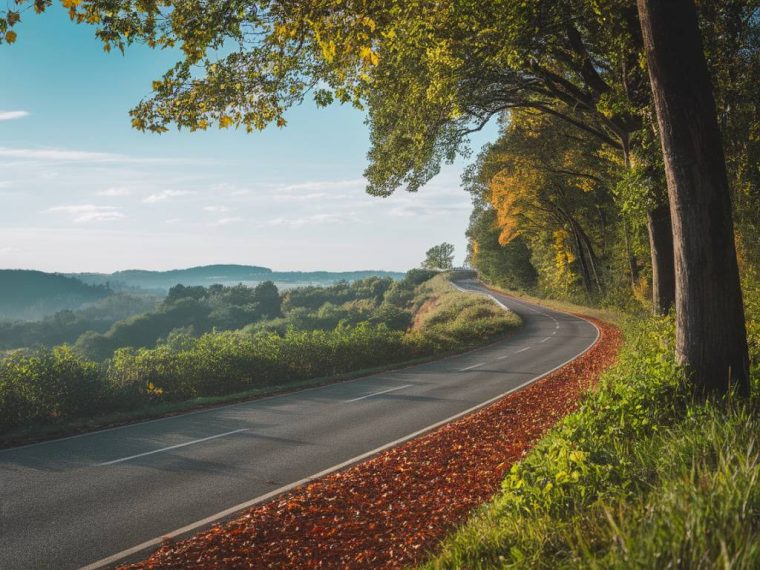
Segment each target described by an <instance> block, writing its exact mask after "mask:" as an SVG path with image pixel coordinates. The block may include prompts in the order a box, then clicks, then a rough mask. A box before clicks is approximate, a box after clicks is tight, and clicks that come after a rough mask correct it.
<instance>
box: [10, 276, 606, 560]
mask: <svg viewBox="0 0 760 570" xmlns="http://www.w3.org/2000/svg"><path fill="white" fill-rule="evenodd" d="M460 285H461V286H463V287H465V288H468V289H480V288H479V285H478V284H477V283H473V282H462V283H460ZM480 290H481V291H484V290H483V289H480ZM494 297H495V298H497V299H498V301H499V302H501V303H503V304H504V305H506V306H508V307H509V308H510V309H512V310H513V311H515V312H516V313H518V314H519V315H520V316H521V317H522V318H523V320H524V322H525V324H524V326H523V327H521V328H520V329H519V330H518V331H516V332H515V333H514V334H513V335H511V336H510V337H509V338H507V339H506V340H503V341H500V342H498V343H496V344H493V345H491V346H489V347H485V348H482V349H479V350H476V351H473V352H469V353H467V354H464V355H461V356H457V357H452V358H447V359H443V360H439V361H436V362H432V363H429V364H424V365H420V366H415V367H411V368H406V369H402V370H398V371H395V372H388V373H383V374H377V375H374V376H370V377H366V378H361V379H358V380H353V381H350V382H344V383H340V384H333V385H330V386H324V387H321V388H315V389H310V390H303V391H300V392H294V393H291V394H287V395H283V396H277V397H273V398H268V399H263V400H256V401H252V402H246V403H241V404H234V405H230V406H225V407H221V408H214V409H210V410H205V411H200V412H194V413H188V414H184V415H181V416H174V417H170V418H164V419H159V420H153V421H148V422H143V423H138V424H133V425H129V426H123V427H119V428H114V429H110V430H103V431H98V432H93V433H89V434H84V435H80V436H75V437H72V438H67V439H59V440H54V441H49V442H45V443H40V444H34V445H30V446H26V447H19V448H14V449H7V450H0V568H2V569H5V570H12V569H16V568H34V569H41V568H55V569H62V570H65V569H68V568H80V567H83V566H88V565H91V566H90V567H93V568H94V567H101V566H107V565H109V564H112V563H114V562H115V561H117V560H119V559H123V557H124V556H125V555H129V554H132V555H133V556H134V554H135V552H136V551H137V550H139V548H135V547H139V545H143V547H144V546H145V545H146V543H147V544H148V545H149V544H150V542H151V541H155V543H157V542H158V541H159V540H160V537H162V536H164V535H167V534H169V533H172V532H173V531H178V530H181V529H183V527H184V533H186V532H188V531H190V530H196V529H198V528H201V527H202V526H205V525H208V524H209V523H211V522H212V521H213V520H218V519H219V518H221V517H220V516H218V515H222V514H223V513H224V514H225V515H226V516H229V515H231V514H233V513H234V512H236V510H237V509H239V508H240V507H242V506H246V505H250V504H252V503H254V502H255V501H257V500H258V501H261V500H265V499H266V498H268V496H273V495H276V494H277V493H279V492H281V491H282V490H283V488H287V487H288V486H292V485H294V484H296V483H297V482H299V481H301V480H303V479H305V478H308V477H311V476H314V475H316V474H320V473H321V472H324V471H329V470H330V469H332V468H334V467H336V466H339V465H341V464H347V463H350V462H353V461H355V460H357V459H358V458H361V457H362V456H368V455H371V454H372V453H373V452H376V451H377V449H378V448H380V447H383V446H386V445H388V444H393V443H398V441H399V440H400V439H403V438H406V437H408V436H410V435H411V434H414V433H416V432H419V431H421V430H425V429H427V428H429V427H430V426H432V425H434V424H437V423H439V422H445V421H446V420H448V419H451V418H452V416H456V415H457V414H462V413H463V412H466V411H468V410H471V409H472V408H473V407H476V406H479V405H482V404H483V403H485V402H488V401H489V400H491V399H494V398H498V397H500V396H501V395H503V394H505V393H506V392H508V391H511V390H514V389H516V388H519V387H520V386H523V385H525V384H528V383H530V382H531V381H533V380H534V379H536V378H537V377H539V376H541V375H543V374H545V373H546V372H548V371H550V370H552V369H554V368H556V367H558V366H560V365H561V364H564V363H565V362H567V361H568V360H570V359H572V358H574V357H575V356H577V355H578V354H580V353H581V352H583V351H584V350H586V349H587V348H588V347H589V346H591V345H592V344H593V342H594V340H595V339H596V336H597V331H596V328H595V327H594V326H593V325H591V324H590V323H588V322H586V321H584V320H581V319H579V318H576V317H573V316H570V315H566V314H563V313H558V312H555V311H551V310H548V309H546V308H542V307H537V306H533V305H529V304H527V303H525V302H523V301H517V300H515V299H512V298H511V297H507V296H504V295H494ZM184 533H183V532H179V533H175V534H179V535H181V534H184ZM130 549H131V550H130ZM109 558H110V560H108V559H109Z"/></svg>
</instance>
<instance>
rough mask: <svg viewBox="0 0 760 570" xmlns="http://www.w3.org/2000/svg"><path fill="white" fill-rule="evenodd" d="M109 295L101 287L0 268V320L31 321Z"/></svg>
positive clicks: (58, 276)
mask: <svg viewBox="0 0 760 570" xmlns="http://www.w3.org/2000/svg"><path fill="white" fill-rule="evenodd" d="M110 294H111V291H110V290H109V289H108V287H106V286H103V285H98V286H93V285H86V284H84V283H83V282H81V281H79V280H78V279H73V278H71V277H66V276H64V275H59V274H57V273H43V272H42V271H28V270H21V269H0V318H3V319H27V320H28V319H35V318H40V317H42V316H45V315H49V314H52V313H55V312H56V311H61V310H65V309H76V308H78V307H80V306H82V305H84V304H86V303H92V302H95V301H98V300H100V299H103V298H104V297H107V296H108V295H110Z"/></svg>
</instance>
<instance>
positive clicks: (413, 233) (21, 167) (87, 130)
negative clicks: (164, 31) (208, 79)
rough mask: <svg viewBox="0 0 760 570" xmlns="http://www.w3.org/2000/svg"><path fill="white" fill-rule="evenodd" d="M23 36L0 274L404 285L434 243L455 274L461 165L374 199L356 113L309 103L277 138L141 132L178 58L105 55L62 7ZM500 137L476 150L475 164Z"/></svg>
mask: <svg viewBox="0 0 760 570" xmlns="http://www.w3.org/2000/svg"><path fill="white" fill-rule="evenodd" d="M23 29H24V33H23V34H20V36H19V39H18V41H17V42H16V43H15V44H14V45H13V46H12V48H10V47H8V46H5V45H3V46H2V48H0V69H2V70H3V74H4V75H5V76H6V77H10V78H13V80H12V81H9V82H7V84H6V85H4V88H3V90H2V93H0V170H1V171H2V174H0V197H2V198H3V200H4V201H5V203H6V204H7V206H6V208H4V209H3V211H2V212H0V228H1V229H0V240H2V245H1V246H0V267H8V268H14V269H16V268H17V269H24V268H26V269H29V268H33V269H36V270H40V271H47V272H63V273H74V272H80V273H81V272H98V273H112V272H114V271H117V270H123V269H124V268H125V267H143V268H145V269H146V270H153V271H156V270H158V271H164V270H168V269H170V268H175V267H188V266H200V265H210V264H218V263H238V264H244V265H245V264H261V265H266V266H282V267H292V268H295V269H293V270H295V271H312V270H324V271H352V270H355V268H356V267H366V266H368V265H369V266H377V267H383V268H385V270H387V271H405V270H406V269H408V268H409V267H416V266H418V265H419V263H420V262H421V261H422V259H423V258H424V254H425V251H426V250H427V249H428V248H430V247H431V246H433V245H435V244H437V243H441V242H443V241H447V242H450V243H453V244H454V245H455V246H456V262H457V264H461V262H462V261H463V260H464V257H465V254H466V245H465V244H466V238H465V229H466V227H467V224H468V221H469V216H470V212H471V210H472V206H471V201H470V196H469V195H468V194H467V193H466V192H465V191H464V190H462V189H461V188H460V176H461V172H462V169H463V165H464V161H462V160H458V161H456V162H455V164H454V165H451V166H445V167H444V168H443V169H442V171H441V173H440V174H439V175H438V176H436V177H435V178H434V179H433V180H432V181H431V182H430V183H429V184H428V185H427V186H426V187H425V188H424V189H423V190H421V191H420V192H419V193H417V194H415V195H412V194H409V193H407V192H405V191H404V190H399V191H397V192H396V193H395V194H394V195H393V196H391V197H388V198H378V197H372V196H369V195H367V194H366V192H365V191H364V186H365V183H364V179H363V177H362V172H363V170H364V168H365V166H366V164H367V158H366V152H367V150H368V148H369V136H368V127H367V126H366V125H365V124H364V119H365V115H364V113H361V112H359V111H357V110H355V109H353V108H351V107H349V106H337V105H333V106H331V107H329V108H327V109H317V108H316V107H315V106H314V104H313V103H311V102H309V101H306V102H304V103H303V104H302V105H301V106H298V107H294V108H293V109H291V110H290V111H289V112H288V113H287V118H288V125H287V126H286V127H284V128H282V129H278V128H276V127H270V128H267V129H266V130H264V131H263V132H257V133H253V134H250V135H248V134H246V133H244V132H242V131H236V130H225V131H220V130H216V129H212V130H209V131H206V132H194V133H190V132H188V131H182V132H177V131H172V132H168V133H165V134H162V135H153V134H145V133H140V132H137V131H135V130H134V129H133V128H132V127H131V124H130V119H129V116H128V111H129V109H130V108H132V107H133V106H134V105H136V104H137V103H138V102H139V100H140V99H141V98H142V97H143V96H145V95H146V94H147V93H149V91H150V84H151V81H152V80H154V79H157V78H159V77H160V76H161V75H162V74H163V72H164V71H165V70H166V69H167V68H168V67H169V66H170V64H171V63H172V62H173V59H174V57H175V52H173V51H171V50H163V51H154V50H150V49H148V48H146V47H144V46H133V47H131V48H128V49H127V50H126V54H125V55H124V56H121V55H120V54H119V53H110V54H106V53H104V52H103V50H102V45H101V44H100V42H99V40H96V39H95V37H94V34H93V30H92V28H90V27H89V26H87V25H74V24H72V23H71V22H69V20H68V17H67V15H66V14H65V11H64V10H62V9H61V8H60V7H59V6H57V5H56V6H53V7H51V8H50V9H49V10H48V11H47V12H45V13H44V14H42V15H35V16H33V17H30V18H28V19H25V22H24V28H23ZM495 129H496V126H495V125H490V126H489V127H488V128H487V129H486V130H485V132H481V133H478V134H477V135H476V136H474V137H473V140H472V148H473V151H477V150H478V149H479V148H480V146H482V144H483V143H484V142H486V141H488V140H489V139H492V138H493V135H494V133H495Z"/></svg>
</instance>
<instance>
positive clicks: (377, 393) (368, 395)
mask: <svg viewBox="0 0 760 570" xmlns="http://www.w3.org/2000/svg"><path fill="white" fill-rule="evenodd" d="M409 386H414V384H404V385H403V386H396V387H395V388H388V389H387V390H381V391H380V392H373V393H372V394H367V395H366V396H360V397H358V398H354V399H353V400H346V403H349V402H358V401H359V400H364V399H365V398H371V397H372V396H379V395H380V394H387V393H388V392H395V391H396V390H402V389H403V388H409Z"/></svg>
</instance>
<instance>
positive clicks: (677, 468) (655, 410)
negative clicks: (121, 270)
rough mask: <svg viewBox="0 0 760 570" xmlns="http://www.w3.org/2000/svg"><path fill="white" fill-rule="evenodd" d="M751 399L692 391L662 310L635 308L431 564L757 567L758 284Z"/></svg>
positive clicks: (752, 303)
mask: <svg viewBox="0 0 760 570" xmlns="http://www.w3.org/2000/svg"><path fill="white" fill-rule="evenodd" d="M747 299H748V308H749V317H750V318H749V321H748V325H749V329H750V331H751V332H750V346H751V347H752V359H753V373H752V377H753V384H752V386H753V388H752V394H751V396H750V397H749V399H746V400H745V399H737V398H736V397H735V394H734V395H733V396H729V397H726V398H723V399H713V400H707V401H705V400H702V399H695V398H694V397H693V394H692V391H691V390H690V389H689V386H688V384H687V383H686V382H684V379H683V376H682V375H681V374H680V371H679V367H678V365H677V364H676V362H675V359H674V357H673V344H674V343H675V331H674V326H673V320H672V319H671V318H650V319H633V320H630V321H629V322H628V324H627V325H626V327H625V328H626V336H627V342H626V347H625V349H624V351H623V353H622V355H621V357H620V360H619V362H618V363H617V364H616V365H615V366H614V367H613V368H612V369H611V370H610V371H609V372H608V373H607V374H606V375H605V377H604V379H603V381H602V384H601V386H600V387H599V389H598V390H596V391H594V392H592V393H590V394H588V395H587V397H586V398H585V400H584V401H583V403H582V405H581V408H580V410H579V411H578V412H576V413H574V414H572V415H570V416H568V417H567V418H565V419H564V420H563V421H562V422H561V423H560V424H559V425H558V426H557V427H556V428H555V429H554V430H553V431H552V432H551V433H550V434H549V435H548V436H547V437H545V438H544V439H542V440H541V442H540V443H539V444H538V445H537V446H536V447H535V448H534V449H533V450H532V451H531V452H530V453H529V454H528V455H527V456H526V457H525V458H524V459H523V460H522V461H521V462H520V463H519V464H516V465H515V466H514V467H513V468H512V470H511V472H510V473H509V475H508V477H507V478H506V480H505V481H504V483H503V489H502V492H501V493H500V494H499V495H498V496H497V497H496V498H495V499H494V500H493V502H492V503H490V504H488V505H486V506H485V507H483V508H482V509H481V510H480V511H479V512H477V513H475V514H474V516H473V517H472V518H471V519H470V520H469V521H468V523H467V524H466V525H464V526H463V527H462V528H461V529H460V530H459V531H458V532H456V533H455V534H454V535H453V536H451V537H450V538H449V539H448V540H447V541H446V542H445V543H444V545H443V550H442V553H441V554H440V555H439V556H437V557H435V558H434V559H433V560H432V561H431V562H430V563H429V564H428V566H429V567H431V568H439V567H442V568H462V567H466V568H493V567H517V568H561V567H595V568H596V567H598V568H670V567H673V568H675V567H679V568H717V567H732V568H756V567H757V566H758V564H760V550H758V548H757V545H758V544H759V543H760V519H759V518H758V513H760V487H759V486H758V485H757V480H758V477H760V456H758V445H759V444H760V441H759V438H760V336H758V335H759V334H760V289H758V287H757V285H756V284H754V285H752V286H748V287H747Z"/></svg>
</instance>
